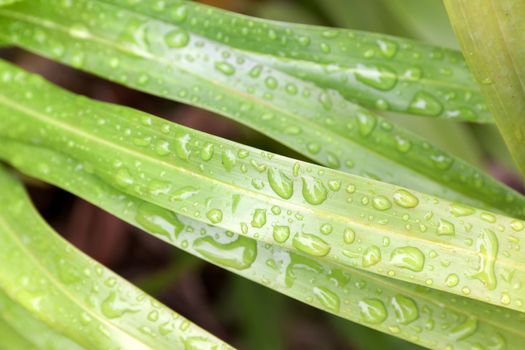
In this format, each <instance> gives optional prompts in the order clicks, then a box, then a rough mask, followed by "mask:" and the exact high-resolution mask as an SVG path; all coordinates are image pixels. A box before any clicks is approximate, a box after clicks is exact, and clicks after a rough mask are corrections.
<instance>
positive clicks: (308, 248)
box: [293, 233, 331, 256]
mask: <svg viewBox="0 0 525 350" xmlns="http://www.w3.org/2000/svg"><path fill="white" fill-rule="evenodd" d="M293 246H294V247H295V248H297V249H299V250H300V251H302V252H304V253H307V254H310V255H313V256H325V255H327V254H328V253H329V252H330V249H331V247H330V245H329V244H328V243H326V242H325V241H324V240H322V239H321V238H319V237H317V236H316V235H313V234H310V233H296V234H295V236H294V238H293Z"/></svg>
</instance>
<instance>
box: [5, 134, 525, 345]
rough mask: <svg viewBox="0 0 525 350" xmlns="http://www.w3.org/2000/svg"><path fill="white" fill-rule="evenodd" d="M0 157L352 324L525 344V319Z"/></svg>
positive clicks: (29, 154)
mask: <svg viewBox="0 0 525 350" xmlns="http://www.w3.org/2000/svg"><path fill="white" fill-rule="evenodd" d="M0 157H2V158H4V159H6V160H8V161H10V162H11V163H12V164H13V165H14V166H15V167H17V168H18V169H20V170H21V171H22V172H24V173H26V174H28V175H31V176H34V177H37V178H39V179H42V180H44V181H46V182H49V183H52V184H55V185H57V186H59V187H62V188H64V189H66V190H68V191H70V192H72V193H74V194H76V195H79V196H80V197H82V198H84V199H86V200H88V201H90V202H91V203H93V204H95V205H97V206H99V207H101V208H103V209H105V210H107V211H108V212H110V213H112V214H113V215H116V216H118V217H120V218H121V219H123V220H125V221H127V222H129V223H131V224H133V225H135V226H138V227H141V228H142V229H144V230H146V231H147V232H150V233H152V234H153V235H155V236H156V237H158V238H160V239H162V240H164V241H166V242H168V243H170V244H173V245H175V246H177V247H179V248H181V249H183V250H185V251H187V252H189V253H191V254H194V255H196V256H198V257H200V258H202V259H205V260H207V261H210V262H212V263H213V264H215V265H217V266H220V267H222V268H225V269H227V270H230V271H232V272H234V273H236V274H238V275H240V276H243V277H245V278H248V279H251V280H254V281H256V282H258V283H260V284H262V285H264V286H266V287H269V288H272V289H275V290H277V291H279V292H280V293H283V294H285V295H288V296H290V297H293V298H295V299H298V300H300V301H302V302H305V303H307V304H310V305H312V306H315V307H318V308H321V309H323V310H325V311H327V312H330V313H333V314H335V315H338V316H340V317H343V318H346V319H348V320H352V321H355V322H359V323H362V324H365V325H367V326H368V327H372V328H375V329H378V330H380V331H383V332H386V333H389V334H392V335H395V336H397V337H401V338H403V339H407V340H409V341H411V342H415V343H418V344H421V345H423V346H426V347H429V348H436V349H443V348H446V347H447V346H449V345H452V344H453V345H454V349H471V348H472V347H476V346H478V345H480V344H484V345H488V346H490V348H494V349H498V348H501V349H503V348H505V349H508V350H512V349H516V350H518V349H520V346H521V344H522V343H523V341H525V339H523V337H524V336H523V334H522V332H521V328H522V327H523V325H524V323H525V314H522V313H518V312H515V311H510V310H505V309H501V308H498V307H495V306H491V305H488V304H482V303H480V302H477V301H473V300H470V299H466V298H463V297H457V296H453V295H451V294H448V293H444V292H439V291H435V290H432V289H430V288H425V287H420V286H416V285H411V284H408V283H404V282H399V281H395V280H392V279H389V278H386V277H381V276H377V275H374V274H370V273H367V272H363V271H359V270H357V269H355V268H353V267H349V266H335V265H333V264H331V263H327V262H324V261H322V260H319V259H316V258H315V257H311V256H308V255H306V254H304V253H301V252H293V251H290V250H288V249H285V248H283V247H281V246H279V245H278V244H267V243H263V242H261V241H258V240H257V239H256V238H255V239H254V238H250V237H243V236H240V235H237V234H235V233H233V232H228V231H224V230H221V229H219V228H215V227H211V226H208V225H206V224H204V223H201V222H198V221H196V220H193V219H191V218H188V217H185V216H182V215H175V214H174V213H173V212H171V211H169V210H166V209H163V208H161V207H158V206H156V205H153V204H151V203H148V202H145V201H144V200H141V199H139V198H136V197H133V196H129V195H125V194H123V193H122V192H121V191H119V190H116V189H115V188H113V187H112V186H110V185H108V184H107V183H105V182H103V181H101V180H100V179H99V178H98V177H97V176H96V175H93V174H91V173H90V171H89V169H87V168H86V167H85V166H84V165H83V164H82V163H80V162H78V161H76V160H74V159H72V158H69V157H66V156H63V155H61V154H60V153H58V152H53V151H50V150H47V149H44V148H38V147H35V146H29V145H25V144H21V143H18V142H13V141H8V140H5V139H4V140H1V141H0ZM35 159H37V161H36V162H35ZM458 274H459V273H458ZM508 319H512V320H513V322H512V323H509V322H506V320H508Z"/></svg>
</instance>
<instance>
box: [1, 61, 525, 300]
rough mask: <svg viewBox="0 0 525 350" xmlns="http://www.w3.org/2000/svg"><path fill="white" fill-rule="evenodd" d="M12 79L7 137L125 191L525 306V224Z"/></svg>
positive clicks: (341, 258)
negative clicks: (523, 241)
mask: <svg viewBox="0 0 525 350" xmlns="http://www.w3.org/2000/svg"><path fill="white" fill-rule="evenodd" d="M15 72H16V73H15ZM9 73H13V74H11V75H9ZM6 76H7V77H10V78H9V79H4V80H3V83H2V82H0V91H1V93H0V115H2V123H1V124H0V135H4V136H7V137H10V138H13V139H18V140H21V141H25V142H28V143H34V144H41V145H44V146H46V147H49V148H52V149H55V150H58V151H61V152H64V153H66V154H67V155H69V156H71V157H74V158H77V159H79V160H81V161H82V162H83V163H84V166H85V167H86V168H87V169H90V171H92V172H94V173H96V174H97V175H98V176H100V177H101V178H102V179H104V181H107V182H108V183H111V184H113V185H114V186H116V187H118V188H119V189H121V190H122V191H124V192H125V193H128V194H130V195H133V196H137V197H140V198H143V199H145V200H146V201H148V202H150V203H153V204H156V205H159V206H162V207H165V208H167V209H171V210H173V211H175V212H177V213H179V214H183V215H188V216H191V217H193V218H195V219H196V220H198V221H201V222H205V223H211V224H214V225H216V226H218V227H221V228H223V229H225V230H230V231H232V232H236V233H239V234H241V235H243V236H246V237H257V238H258V239H259V240H261V241H263V242H266V243H269V244H275V243H278V244H280V245H282V246H283V247H285V248H286V249H290V250H294V251H301V252H303V253H306V254H309V255H311V256H314V257H317V258H320V259H324V260H326V261H327V262H331V263H334V264H337V265H344V266H352V267H358V268H360V269H365V270H368V271H372V272H375V273H378V274H382V275H386V276H390V277H393V278H396V279H401V280H405V281H410V282H413V283H418V284H420V285H424V286H429V287H432V288H436V289H441V290H447V291H449V292H452V293H456V294H459V295H465V296H468V297H469V298H474V299H479V300H483V301H486V302H490V303H493V304H498V305H502V306H505V307H508V308H512V309H515V310H525V305H524V303H523V300H522V297H523V295H522V290H523V288H525V286H524V283H522V281H523V279H524V278H525V263H524V261H525V251H524V250H521V249H519V246H520V236H519V232H522V231H523V230H524V224H523V222H522V221H519V220H515V219H511V218H508V217H504V216H500V215H497V214H493V213H490V212H486V211H483V210H478V209H475V208H473V207H468V206H465V205H463V204H459V203H453V202H449V201H446V200H443V199H439V198H437V197H433V196H430V195H426V194H422V193H417V192H411V191H408V190H406V189H404V188H400V187H397V186H392V185H389V184H386V183H381V182H376V181H373V180H368V179H364V178H361V177H357V176H353V175H349V174H346V173H342V172H338V171H335V170H331V169H327V168H323V167H319V166H316V165H312V164H309V163H304V162H300V161H295V160H293V159H289V158H286V157H282V156H278V155H274V154H271V153H267V152H263V151H260V150H257V149H253V148H249V147H245V146H242V145H239V144H236V143H234V142H230V141H227V140H223V139H220V138H218V137H215V136H210V135H207V134H204V133H201V132H198V131H193V130H190V129H188V128H185V127H182V126H178V125H177V124H174V123H169V122H167V121H165V120H162V119H159V118H156V117H153V116H150V115H148V114H145V113H142V112H138V111H135V110H131V109H128V108H123V107H119V106H114V105H109V104H104V103H98V102H94V101H90V100H88V99H86V98H83V97H78V96H76V97H75V96H74V95H72V94H70V93H66V92H64V91H62V90H60V89H58V88H56V87H53V86H52V85H50V84H49V83H47V82H45V81H43V80H42V79H41V78H39V77H37V76H34V75H28V74H26V73H24V72H23V71H21V70H18V69H14V70H7V71H6V72H5V73H4V77H6ZM481 185H482V184H480V189H481V188H484V187H482V186H481ZM345 239H346V240H345ZM345 242H346V243H345ZM458 267H461V268H459V269H458ZM451 279H452V280H454V281H455V280H456V279H457V282H455V283H452V287H451V286H450V284H451V282H450V280H451Z"/></svg>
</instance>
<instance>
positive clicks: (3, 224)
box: [0, 215, 153, 349]
mask: <svg viewBox="0 0 525 350" xmlns="http://www.w3.org/2000/svg"><path fill="white" fill-rule="evenodd" d="M0 227H2V228H3V230H4V232H7V233H8V235H9V236H10V237H11V239H12V241H13V242H15V244H16V245H17V246H18V247H19V248H20V251H22V252H23V253H24V255H25V256H26V257H27V258H28V259H29V260H31V261H33V266H36V268H37V269H38V270H39V271H40V272H41V273H42V274H43V275H44V276H46V277H47V279H48V280H49V281H51V282H52V283H53V285H54V286H55V287H56V288H57V289H58V290H59V291H60V292H62V293H63V294H64V296H66V297H67V298H68V299H70V300H71V301H73V302H74V303H75V304H76V305H78V306H79V308H81V309H82V310H83V311H84V312H86V313H87V314H89V315H90V316H92V317H93V319H96V320H97V321H98V322H100V323H101V324H104V325H105V326H106V327H108V328H111V329H114V330H116V331H117V332H119V333H121V334H122V335H124V338H125V339H129V340H130V341H131V342H133V343H134V344H135V345H136V346H138V348H137V349H153V348H151V347H150V346H149V345H147V344H146V343H143V342H142V341H140V339H138V338H135V337H133V336H131V335H130V334H129V333H127V332H125V331H124V330H123V329H121V328H120V327H118V326H117V325H115V324H113V323H111V322H108V321H107V320H105V319H104V317H101V316H100V315H99V314H97V313H96V312H93V311H92V310H91V309H90V308H87V307H85V306H84V305H83V304H82V303H81V302H80V301H79V300H77V298H76V297H75V296H74V295H72V294H71V293H69V291H68V290H67V289H66V288H64V286H63V285H62V283H60V281H58V280H57V279H56V277H55V276H53V275H52V274H51V273H49V271H48V270H47V269H45V268H44V267H43V266H42V264H41V263H40V261H39V259H38V258H37V257H36V256H35V255H34V254H33V253H32V252H31V251H30V250H29V249H28V248H27V247H26V246H25V245H24V244H23V243H22V242H21V241H20V239H19V237H18V235H17V234H16V231H15V230H14V229H13V228H12V227H11V225H10V224H9V221H8V220H6V219H5V218H4V217H3V215H0ZM6 292H7V293H9V292H8V291H6ZM11 297H15V298H16V296H11ZM43 321H45V320H43ZM126 344H128V343H126ZM134 348H135V347H134Z"/></svg>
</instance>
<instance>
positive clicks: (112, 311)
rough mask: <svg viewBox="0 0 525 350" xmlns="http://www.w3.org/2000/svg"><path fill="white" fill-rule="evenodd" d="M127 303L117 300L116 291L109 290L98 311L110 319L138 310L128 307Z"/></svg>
mask: <svg viewBox="0 0 525 350" xmlns="http://www.w3.org/2000/svg"><path fill="white" fill-rule="evenodd" d="M128 305H129V304H128V303H126V302H123V301H120V300H119V298H118V295H117V293H116V292H111V293H110V294H109V295H108V296H107V297H106V299H104V301H102V303H101V304H100V311H102V314H103V315H104V316H106V317H107V318H110V319H113V318H119V317H122V316H123V315H124V314H125V313H130V312H137V311H138V310H135V309H132V308H130V307H129V306H128Z"/></svg>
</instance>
